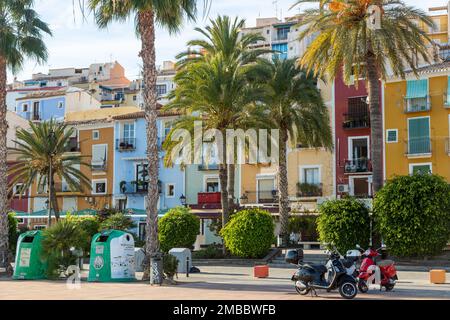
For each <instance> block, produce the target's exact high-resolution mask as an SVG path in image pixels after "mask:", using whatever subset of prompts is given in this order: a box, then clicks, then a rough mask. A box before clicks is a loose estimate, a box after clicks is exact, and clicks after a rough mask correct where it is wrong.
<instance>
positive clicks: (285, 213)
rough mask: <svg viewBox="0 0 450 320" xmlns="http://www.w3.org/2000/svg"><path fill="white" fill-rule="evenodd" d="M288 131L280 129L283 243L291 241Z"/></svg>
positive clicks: (279, 170) (280, 190)
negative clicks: (287, 153) (287, 158)
mask: <svg viewBox="0 0 450 320" xmlns="http://www.w3.org/2000/svg"><path fill="white" fill-rule="evenodd" d="M287 140H288V133H287V130H286V129H280V146H279V149H280V158H279V159H280V161H279V165H278V193H279V195H278V198H279V200H278V201H279V207H280V225H281V230H280V233H281V237H282V239H283V245H287V244H288V243H289V195H288V179H287V160H286V143H287Z"/></svg>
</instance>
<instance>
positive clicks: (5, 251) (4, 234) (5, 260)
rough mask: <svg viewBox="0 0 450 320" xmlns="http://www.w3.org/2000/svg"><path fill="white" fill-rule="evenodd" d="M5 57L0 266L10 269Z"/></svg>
mask: <svg viewBox="0 0 450 320" xmlns="http://www.w3.org/2000/svg"><path fill="white" fill-rule="evenodd" d="M6 81H7V76H6V59H5V58H4V57H2V56H0V186H1V188H0V266H1V267H4V268H6V270H7V271H10V268H11V265H10V259H9V258H10V256H9V243H8V242H9V241H8V207H9V205H8V191H7V190H8V188H7V187H6V186H7V185H8V177H7V172H8V167H7V166H8V163H7V148H6V134H7V131H8V122H7V121H6V112H7V107H6Z"/></svg>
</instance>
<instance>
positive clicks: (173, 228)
mask: <svg viewBox="0 0 450 320" xmlns="http://www.w3.org/2000/svg"><path fill="white" fill-rule="evenodd" d="M158 230H159V242H160V246H161V250H162V251H163V252H168V251H169V250H170V249H172V248H191V247H192V246H193V244H194V243H195V240H196V239H197V235H198V233H199V230H200V220H199V219H198V217H197V216H195V215H193V214H192V213H191V212H190V211H189V209H188V208H185V207H176V208H173V209H170V210H169V211H168V212H167V213H166V214H165V215H164V217H162V218H161V219H159V221H158Z"/></svg>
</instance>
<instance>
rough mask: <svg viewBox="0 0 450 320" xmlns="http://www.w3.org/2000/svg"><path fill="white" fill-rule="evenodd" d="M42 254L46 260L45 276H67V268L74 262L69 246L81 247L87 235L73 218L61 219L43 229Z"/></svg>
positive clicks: (86, 239) (83, 245)
mask: <svg viewBox="0 0 450 320" xmlns="http://www.w3.org/2000/svg"><path fill="white" fill-rule="evenodd" d="M42 235H43V240H42V256H43V258H44V259H45V260H47V264H48V268H47V276H48V277H49V278H58V277H60V276H61V274H64V275H65V276H68V274H67V273H66V272H67V268H68V267H69V266H70V265H75V264H76V258H77V257H76V256H74V255H73V254H72V252H71V251H70V249H71V248H75V249H83V248H85V247H86V246H87V243H89V239H88V238H89V237H88V235H87V234H86V232H85V231H83V230H82V229H81V228H80V227H79V225H78V224H77V223H76V221H74V220H73V219H61V220H59V221H58V222H57V223H55V224H53V225H52V226H51V227H50V228H47V229H45V230H44V231H43V234H42Z"/></svg>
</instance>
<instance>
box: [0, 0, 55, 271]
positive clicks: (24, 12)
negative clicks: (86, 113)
mask: <svg viewBox="0 0 450 320" xmlns="http://www.w3.org/2000/svg"><path fill="white" fill-rule="evenodd" d="M33 3H34V1H33V0H21V1H13V0H1V1H0V185H1V186H6V185H7V149H6V132H7V130H8V123H7V121H6V110H7V107H6V82H7V69H8V68H10V69H11V70H12V71H13V72H15V71H17V70H20V68H21V66H22V64H23V62H24V60H25V59H26V58H32V59H35V60H37V62H38V63H41V62H44V61H45V60H46V59H47V49H46V47H45V44H44V42H43V40H42V38H43V34H49V35H51V32H50V29H49V27H48V25H47V24H46V23H45V22H43V21H42V20H40V19H39V16H38V15H37V13H36V12H35V11H34V10H33ZM8 206H9V203H8V194H7V190H6V188H0V266H1V265H6V266H7V267H9V263H8V261H9V259H8V219H7V213H8ZM8 271H9V270H8Z"/></svg>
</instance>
